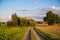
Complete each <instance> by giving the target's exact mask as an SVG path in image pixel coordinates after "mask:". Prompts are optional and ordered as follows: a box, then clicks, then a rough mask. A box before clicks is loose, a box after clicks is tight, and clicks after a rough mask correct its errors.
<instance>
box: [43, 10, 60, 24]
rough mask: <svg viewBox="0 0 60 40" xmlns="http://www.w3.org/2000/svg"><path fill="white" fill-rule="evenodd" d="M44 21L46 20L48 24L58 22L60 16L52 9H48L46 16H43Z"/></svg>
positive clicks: (59, 21)
mask: <svg viewBox="0 0 60 40" xmlns="http://www.w3.org/2000/svg"><path fill="white" fill-rule="evenodd" d="M44 21H45V22H47V23H48V24H49V25H52V24H59V23H60V17H59V15H57V14H55V13H53V12H52V11H49V12H47V14H46V17H44Z"/></svg>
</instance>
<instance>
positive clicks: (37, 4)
mask: <svg viewBox="0 0 60 40" xmlns="http://www.w3.org/2000/svg"><path fill="white" fill-rule="evenodd" d="M49 10H51V11H53V12H54V13H56V14H58V15H60V0H0V21H8V20H10V19H11V15H12V13H16V14H17V15H18V16H21V17H28V18H33V19H35V20H36V21H43V17H45V16H46V12H48V11H49Z"/></svg>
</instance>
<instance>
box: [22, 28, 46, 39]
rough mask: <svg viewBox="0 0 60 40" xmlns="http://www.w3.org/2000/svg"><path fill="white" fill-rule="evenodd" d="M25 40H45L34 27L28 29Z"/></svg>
mask: <svg viewBox="0 0 60 40" xmlns="http://www.w3.org/2000/svg"><path fill="white" fill-rule="evenodd" d="M23 40H45V39H44V38H43V37H42V36H41V35H40V34H38V32H37V31H36V30H34V29H33V28H32V27H30V28H29V29H28V31H27V32H26V35H25V36H24V39H23Z"/></svg>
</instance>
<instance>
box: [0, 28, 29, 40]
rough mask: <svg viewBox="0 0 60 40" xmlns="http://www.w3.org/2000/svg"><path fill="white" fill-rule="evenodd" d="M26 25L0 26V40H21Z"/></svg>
mask: <svg viewBox="0 0 60 40" xmlns="http://www.w3.org/2000/svg"><path fill="white" fill-rule="evenodd" d="M27 29H28V27H23V28H22V27H0V40H22V37H23V35H24V34H25V32H26V31H27Z"/></svg>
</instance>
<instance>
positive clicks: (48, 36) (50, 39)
mask: <svg viewBox="0 0 60 40" xmlns="http://www.w3.org/2000/svg"><path fill="white" fill-rule="evenodd" d="M34 29H35V30H36V31H37V32H38V33H39V34H40V35H42V36H43V37H44V38H45V40H60V39H59V38H57V37H56V36H54V35H53V34H50V33H47V32H43V31H41V30H39V29H36V28H34Z"/></svg>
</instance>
